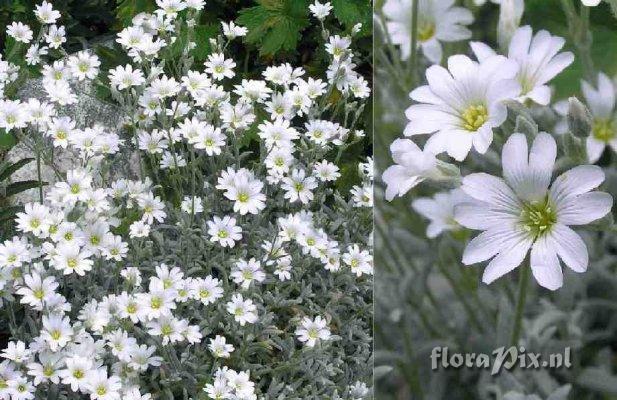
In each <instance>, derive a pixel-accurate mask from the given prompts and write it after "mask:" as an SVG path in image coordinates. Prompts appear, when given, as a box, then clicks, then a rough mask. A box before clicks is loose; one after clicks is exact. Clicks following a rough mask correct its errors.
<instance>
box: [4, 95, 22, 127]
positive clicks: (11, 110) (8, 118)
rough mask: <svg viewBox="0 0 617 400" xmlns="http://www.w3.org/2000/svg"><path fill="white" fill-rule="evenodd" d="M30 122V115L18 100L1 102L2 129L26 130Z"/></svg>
mask: <svg viewBox="0 0 617 400" xmlns="http://www.w3.org/2000/svg"><path fill="white" fill-rule="evenodd" d="M27 122H28V113H27V112H26V108H25V107H24V105H23V104H21V102H19V101H16V100H0V128H4V129H6V130H7V131H10V130H11V129H13V128H24V127H25V126H26V123H27Z"/></svg>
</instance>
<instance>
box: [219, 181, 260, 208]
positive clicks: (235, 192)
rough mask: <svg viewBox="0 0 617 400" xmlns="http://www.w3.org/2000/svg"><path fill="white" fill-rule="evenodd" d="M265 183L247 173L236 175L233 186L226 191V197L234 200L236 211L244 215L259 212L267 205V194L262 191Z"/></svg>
mask: <svg viewBox="0 0 617 400" xmlns="http://www.w3.org/2000/svg"><path fill="white" fill-rule="evenodd" d="M262 188H263V183H262V182H260V181H259V180H257V179H253V178H252V177H251V176H247V175H246V174H238V175H236V176H235V177H234V179H233V182H232V186H231V187H229V188H228V189H227V191H226V192H225V197H227V198H228V199H229V200H232V201H233V202H234V211H235V212H239V213H240V214H242V215H245V214H247V213H250V214H258V213H259V211H260V210H263V209H264V208H265V207H266V204H265V200H266V196H265V195H264V194H263V193H261V189H262Z"/></svg>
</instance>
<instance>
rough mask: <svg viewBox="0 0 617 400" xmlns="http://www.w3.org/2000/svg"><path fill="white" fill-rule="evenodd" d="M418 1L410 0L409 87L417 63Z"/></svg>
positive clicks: (414, 80)
mask: <svg viewBox="0 0 617 400" xmlns="http://www.w3.org/2000/svg"><path fill="white" fill-rule="evenodd" d="M418 3H419V1H418V0H412V1H411V49H410V50H411V51H410V53H409V67H410V68H411V71H410V72H411V87H413V86H414V85H415V84H416V69H417V68H416V66H417V65H418Z"/></svg>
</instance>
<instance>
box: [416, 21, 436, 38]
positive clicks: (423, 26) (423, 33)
mask: <svg viewBox="0 0 617 400" xmlns="http://www.w3.org/2000/svg"><path fill="white" fill-rule="evenodd" d="M418 25H419V26H418V40H419V41H421V42H426V41H427V40H430V39H431V38H432V37H433V36H435V23H433V22H429V21H421V22H420V23H419V24H418Z"/></svg>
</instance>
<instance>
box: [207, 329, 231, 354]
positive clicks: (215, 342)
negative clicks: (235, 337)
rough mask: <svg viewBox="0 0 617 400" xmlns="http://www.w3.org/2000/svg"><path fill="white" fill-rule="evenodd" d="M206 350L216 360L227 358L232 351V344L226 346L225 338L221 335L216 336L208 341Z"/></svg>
mask: <svg viewBox="0 0 617 400" xmlns="http://www.w3.org/2000/svg"><path fill="white" fill-rule="evenodd" d="M208 348H209V349H210V351H211V352H212V355H214V357H218V358H229V356H230V355H231V353H232V352H233V351H234V346H233V345H232V344H228V343H227V339H225V336H221V335H216V337H215V338H214V339H210V343H209V344H208Z"/></svg>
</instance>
